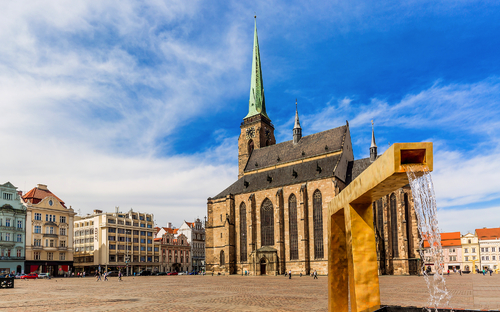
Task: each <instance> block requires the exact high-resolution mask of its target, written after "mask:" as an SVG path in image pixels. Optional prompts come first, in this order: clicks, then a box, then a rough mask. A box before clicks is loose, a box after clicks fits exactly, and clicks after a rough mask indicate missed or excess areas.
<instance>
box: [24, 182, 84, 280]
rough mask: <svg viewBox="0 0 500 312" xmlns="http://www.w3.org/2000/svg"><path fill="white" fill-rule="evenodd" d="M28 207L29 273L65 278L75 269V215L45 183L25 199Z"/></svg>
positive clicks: (27, 252) (27, 261)
mask: <svg viewBox="0 0 500 312" xmlns="http://www.w3.org/2000/svg"><path fill="white" fill-rule="evenodd" d="M22 203H23V205H24V206H25V208H26V261H25V265H24V271H25V272H26V273H30V272H37V273H50V274H51V275H52V276H62V275H65V274H68V273H69V272H71V270H72V267H73V244H72V242H73V217H74V216H75V212H74V211H73V209H72V208H71V206H70V207H69V208H68V207H66V204H65V203H64V202H63V201H62V200H61V199H60V198H59V197H57V196H56V195H54V194H53V193H52V192H51V191H49V189H48V188H47V185H45V184H38V185H37V187H35V188H33V189H32V190H30V191H29V192H27V193H26V194H24V195H23V196H22Z"/></svg>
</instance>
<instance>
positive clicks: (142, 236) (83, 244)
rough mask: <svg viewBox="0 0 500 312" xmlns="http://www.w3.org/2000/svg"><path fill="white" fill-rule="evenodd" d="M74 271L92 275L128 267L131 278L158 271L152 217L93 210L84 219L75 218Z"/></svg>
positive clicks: (157, 250) (123, 270)
mask: <svg viewBox="0 0 500 312" xmlns="http://www.w3.org/2000/svg"><path fill="white" fill-rule="evenodd" d="M74 223H75V224H74V231H75V233H74V234H75V235H74V236H75V241H74V248H75V270H76V271H77V272H83V271H85V272H86V274H92V273H94V272H95V270H96V269H98V268H99V267H101V271H104V270H106V271H117V270H122V272H123V273H124V274H126V268H127V264H128V268H129V272H130V273H131V274H133V273H134V272H135V273H138V272H140V271H142V270H149V271H152V272H154V271H158V269H159V266H160V263H159V258H160V252H159V247H158V246H155V245H154V238H155V233H156V230H155V228H154V221H153V215H152V214H147V213H140V212H135V211H133V210H132V209H130V211H128V212H126V213H122V212H118V209H117V211H116V212H114V213H106V212H104V213H103V212H102V210H94V213H93V214H90V215H87V216H85V217H79V216H77V217H75V221H74Z"/></svg>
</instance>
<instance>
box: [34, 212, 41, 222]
mask: <svg viewBox="0 0 500 312" xmlns="http://www.w3.org/2000/svg"><path fill="white" fill-rule="evenodd" d="M35 220H37V221H41V220H42V214H41V213H38V212H35Z"/></svg>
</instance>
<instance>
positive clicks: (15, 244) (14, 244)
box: [0, 182, 26, 275]
mask: <svg viewBox="0 0 500 312" xmlns="http://www.w3.org/2000/svg"><path fill="white" fill-rule="evenodd" d="M25 225H26V208H25V207H24V205H23V204H22V203H21V198H20V196H19V193H18V191H17V187H15V186H14V185H12V184H11V183H10V182H7V183H5V184H2V185H0V275H1V274H6V273H12V272H15V273H24V251H25V250H24V245H25V239H26V234H25V233H26V228H25Z"/></svg>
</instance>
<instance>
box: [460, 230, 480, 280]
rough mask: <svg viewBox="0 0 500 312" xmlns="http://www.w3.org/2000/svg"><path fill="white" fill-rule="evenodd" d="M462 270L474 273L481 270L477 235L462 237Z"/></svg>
mask: <svg viewBox="0 0 500 312" xmlns="http://www.w3.org/2000/svg"><path fill="white" fill-rule="evenodd" d="M461 241H462V259H463V261H462V263H463V264H462V268H463V270H464V271H471V272H472V271H474V270H475V269H480V268H481V259H480V257H479V240H478V237H477V235H476V234H471V233H467V234H465V235H462V237H461Z"/></svg>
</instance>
